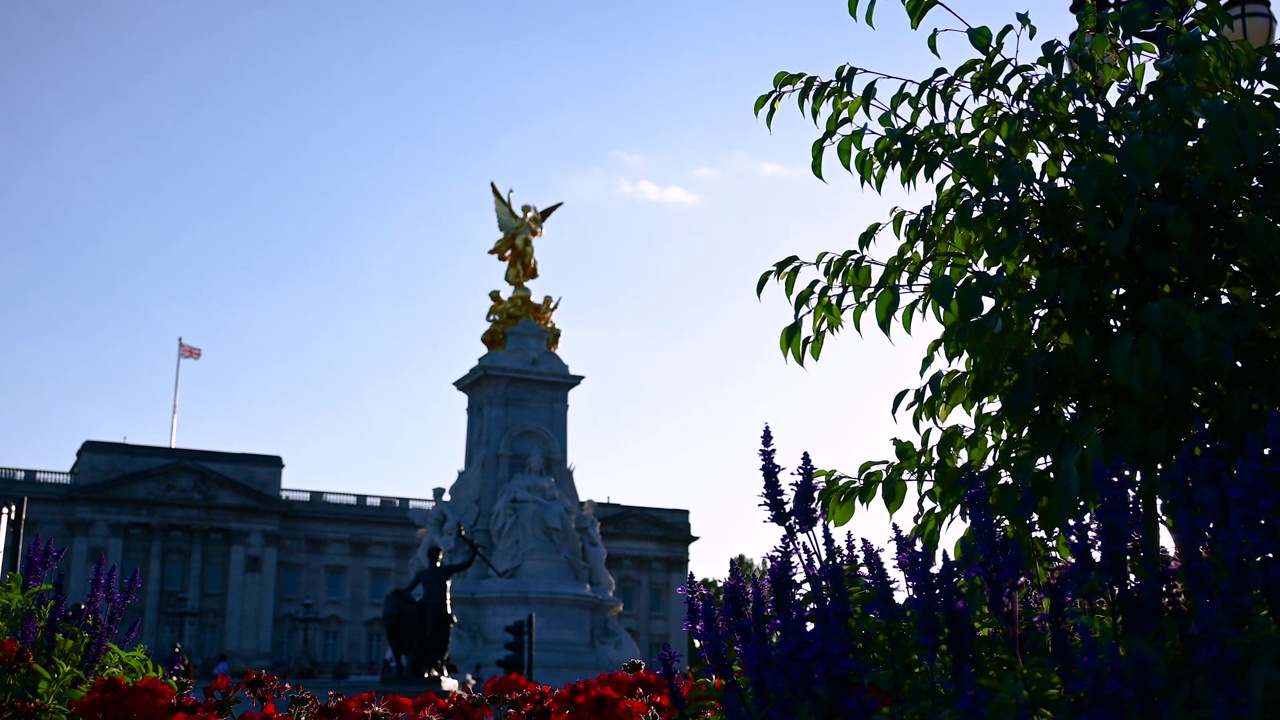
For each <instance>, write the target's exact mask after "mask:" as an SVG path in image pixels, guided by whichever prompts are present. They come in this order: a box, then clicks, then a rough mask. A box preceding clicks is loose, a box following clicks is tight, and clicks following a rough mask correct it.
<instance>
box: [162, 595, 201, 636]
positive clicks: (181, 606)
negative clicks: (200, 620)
mask: <svg viewBox="0 0 1280 720" xmlns="http://www.w3.org/2000/svg"><path fill="white" fill-rule="evenodd" d="M164 614H165V615H166V616H167V617H171V618H176V621H175V622H174V625H176V626H177V642H178V645H182V641H183V636H184V635H185V634H186V632H185V631H186V629H187V619H188V618H193V617H196V616H197V615H199V614H200V611H198V610H192V609H191V607H190V598H189V597H188V596H187V594H186V593H184V592H179V593H177V594H176V595H173V596H172V599H171V600H170V601H169V608H168V609H167V610H165V611H164Z"/></svg>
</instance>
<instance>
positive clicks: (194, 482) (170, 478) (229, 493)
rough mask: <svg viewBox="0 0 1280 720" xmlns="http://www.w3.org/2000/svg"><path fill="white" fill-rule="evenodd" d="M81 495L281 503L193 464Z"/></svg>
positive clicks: (130, 477)
mask: <svg viewBox="0 0 1280 720" xmlns="http://www.w3.org/2000/svg"><path fill="white" fill-rule="evenodd" d="M82 494H83V495H85V496H89V497H95V498H113V499H119V500H145V501H150V502H165V503H179V504H196V505H222V506H227V505H250V506H253V507H259V508H261V507H263V506H270V505H273V504H277V503H279V502H280V499H279V498H276V497H271V496H269V495H267V494H265V493H263V492H261V491H259V490H256V489H254V488H251V487H249V486H247V485H245V484H244V483H241V482H239V481H238V480H236V479H234V478H231V477H228V476H226V475H223V474H222V473H219V472H215V471H213V470H210V469H208V468H206V467H202V466H200V465H197V464H194V463H191V462H177V463H171V464H169V465H162V466H160V467H157V468H152V469H149V470H143V471H141V472H136V473H129V474H126V475H121V476H119V477H116V478H112V479H110V480H107V481H106V482H103V483H99V484H97V485H93V486H90V487H89V488H86V489H85V490H84V491H83V493H82Z"/></svg>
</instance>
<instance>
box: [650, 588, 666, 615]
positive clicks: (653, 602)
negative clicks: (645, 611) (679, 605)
mask: <svg viewBox="0 0 1280 720" xmlns="http://www.w3.org/2000/svg"><path fill="white" fill-rule="evenodd" d="M666 596H667V591H666V589H665V588H649V614H650V615H661V614H662V613H664V612H666V611H667V609H666Z"/></svg>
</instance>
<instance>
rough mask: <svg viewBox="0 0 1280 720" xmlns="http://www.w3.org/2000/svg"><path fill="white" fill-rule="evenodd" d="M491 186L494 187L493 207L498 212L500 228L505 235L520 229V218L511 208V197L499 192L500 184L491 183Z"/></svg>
mask: <svg viewBox="0 0 1280 720" xmlns="http://www.w3.org/2000/svg"><path fill="white" fill-rule="evenodd" d="M489 187H490V188H492V189H493V208H494V210H496V211H497V213H498V229H499V230H501V231H502V234H503V235H509V234H510V233H513V232H515V231H516V230H517V229H519V227H520V218H519V217H518V216H517V215H516V213H515V211H514V210H512V209H511V201H510V199H509V198H504V197H502V193H500V192H498V186H497V185H494V184H493V183H489Z"/></svg>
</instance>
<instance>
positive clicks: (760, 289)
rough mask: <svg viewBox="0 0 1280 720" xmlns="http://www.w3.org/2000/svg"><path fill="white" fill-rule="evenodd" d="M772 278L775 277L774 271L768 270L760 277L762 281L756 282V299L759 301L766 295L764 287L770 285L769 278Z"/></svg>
mask: <svg viewBox="0 0 1280 720" xmlns="http://www.w3.org/2000/svg"><path fill="white" fill-rule="evenodd" d="M771 277H773V271H772V270H766V271H764V274H763V275H761V276H760V280H759V281H758V282H756V299H757V300H759V299H760V298H761V296H762V295H764V286H765V285H768V284H769V278H771Z"/></svg>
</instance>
